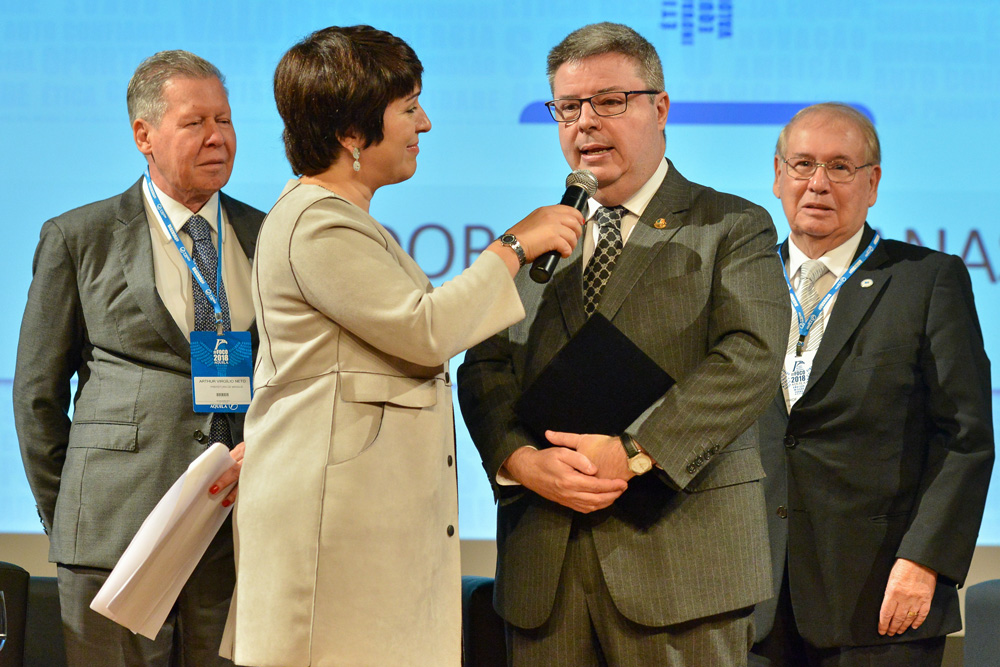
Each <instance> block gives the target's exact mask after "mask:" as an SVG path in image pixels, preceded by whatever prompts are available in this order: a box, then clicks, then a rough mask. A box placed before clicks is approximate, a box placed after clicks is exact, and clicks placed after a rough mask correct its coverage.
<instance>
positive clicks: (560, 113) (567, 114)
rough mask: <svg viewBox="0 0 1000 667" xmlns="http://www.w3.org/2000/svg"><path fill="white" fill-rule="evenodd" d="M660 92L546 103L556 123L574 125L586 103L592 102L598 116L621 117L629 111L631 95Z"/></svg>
mask: <svg viewBox="0 0 1000 667" xmlns="http://www.w3.org/2000/svg"><path fill="white" fill-rule="evenodd" d="M659 92H660V91H659V90H616V91H612V92H609V93H598V94H597V95H591V96H590V97H561V98H559V99H558V100H552V101H550V102H546V103H545V107H546V108H547V109H548V110H549V114H550V115H551V116H552V120H554V121H555V122H557V123H572V122H573V121H575V120H578V119H579V118H580V113H581V112H582V111H583V103H584V102H590V108H591V109H593V110H594V113H596V114H597V115H598V116H605V117H607V116H620V115H622V114H623V113H625V111H627V110H628V96H629V95H656V94H657V93H659Z"/></svg>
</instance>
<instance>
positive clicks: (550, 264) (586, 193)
mask: <svg viewBox="0 0 1000 667" xmlns="http://www.w3.org/2000/svg"><path fill="white" fill-rule="evenodd" d="M595 192H597V177H595V176H594V174H593V172H591V171H590V170H589V169H577V170H576V171H574V172H573V173H571V174H570V175H569V176H567V177H566V193H565V194H564V195H563V198H562V201H560V202H559V203H560V204H563V205H565V206H572V207H573V208H575V209H576V210H578V211H579V212H580V213H583V212H584V211H586V209H587V200H588V199H590V198H591V197H593V196H594V193H595ZM559 257H560V255H559V253H558V252H556V251H555V250H551V251H549V252H547V253H545V254H544V255H539V256H538V257H536V258H535V261H534V262H532V263H531V270H530V271H529V272H528V275H530V276H531V279H532V280H534V281H535V282H536V283H547V282H549V280H550V279H551V278H552V274H553V273H555V270H556V264H558V263H559Z"/></svg>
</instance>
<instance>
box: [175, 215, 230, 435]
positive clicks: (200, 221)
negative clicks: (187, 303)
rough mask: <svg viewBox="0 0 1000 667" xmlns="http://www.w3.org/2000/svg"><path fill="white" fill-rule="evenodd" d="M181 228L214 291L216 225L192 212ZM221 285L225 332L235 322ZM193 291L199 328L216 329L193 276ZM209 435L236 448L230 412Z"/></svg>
mask: <svg viewBox="0 0 1000 667" xmlns="http://www.w3.org/2000/svg"><path fill="white" fill-rule="evenodd" d="M181 231H182V232H185V233H186V234H187V235H188V236H190V237H191V240H192V241H194V250H193V252H192V253H191V258H192V259H194V263H195V265H196V266H197V267H198V270H199V271H201V275H202V277H203V278H205V282H207V283H208V285H209V287H211V288H212V291H213V292H214V291H215V282H216V273H217V270H218V254H217V253H216V250H215V245H213V244H212V228H211V226H210V225H209V224H208V220H206V219H205V218H203V217H201V216H200V215H192V216H191V217H190V218H188V221H187V222H186V223H184V226H183V227H181ZM219 288H220V289H219V293H218V294H216V295H215V298H217V299H218V300H219V305H220V306H222V329H223V331H230V330H231V329H232V325H231V323H230V319H229V299H228V298H226V286H225V285H224V284H222V282H221V281H220V282H219ZM191 294H192V297H193V298H194V328H195V331H215V309H214V308H212V304H211V303H209V302H208V297H207V296H205V292H204V291H202V289H201V285H199V284H198V281H197V280H195V279H194V277H192V279H191ZM208 436H209V438H210V440H211V442H221V443H222V444H224V445H226V446H227V447H229V448H232V446H233V436H232V434H231V433H230V432H229V420H228V419H227V418H226V415H224V414H222V413H219V412H217V413H215V414H213V415H212V428H211V430H210V431H209V434H208Z"/></svg>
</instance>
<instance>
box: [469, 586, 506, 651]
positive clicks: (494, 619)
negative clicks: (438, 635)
mask: <svg viewBox="0 0 1000 667" xmlns="http://www.w3.org/2000/svg"><path fill="white" fill-rule="evenodd" d="M462 647H463V653H464V657H465V663H464V664H465V665H466V667H507V647H506V645H505V643H504V629H503V619H501V618H500V615H499V614H497V612H496V610H494V609H493V579H491V578H489V577H469V576H465V577H462Z"/></svg>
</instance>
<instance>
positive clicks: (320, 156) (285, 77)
mask: <svg viewBox="0 0 1000 667" xmlns="http://www.w3.org/2000/svg"><path fill="white" fill-rule="evenodd" d="M423 71H424V68H423V65H421V64H420V59H419V58H417V54H416V53H414V51H413V49H411V48H410V45H409V44H407V43H406V42H404V41H403V40H401V39H399V38H398V37H395V36H394V35H391V34H389V33H387V32H385V31H384V30H376V29H375V28H372V27H371V26H367V25H357V26H351V27H346V28H342V27H338V26H331V27H329V28H324V29H323V30H317V31H316V32H314V33H313V34H311V35H309V36H308V37H306V38H305V39H303V40H302V41H301V42H299V43H298V44H296V45H295V46H293V47H292V48H291V49H289V50H288V53H286V54H285V55H284V56H283V57H282V58H281V62H279V63H278V68H277V69H276V70H275V71H274V100H275V102H277V104H278V113H279V114H281V119H282V120H283V121H284V122H285V130H284V132H283V133H282V138H283V140H284V142H285V155H287V156H288V161H289V162H290V163H291V165H292V171H293V172H295V174H296V175H306V176H315V175H316V174H319V173H322V172H323V171H326V169H327V168H329V167H330V165H331V164H333V163H334V162H336V161H337V158H338V156H339V155H340V152H341V150H342V148H343V147H342V146H341V145H340V142H339V139H340V138H341V137H343V136H344V135H345V134H348V133H351V132H354V133H357V134H359V135H360V136H361V138H362V140H363V141H364V146H363V147H367V146H370V145H372V144H377V143H379V142H380V141H382V139H383V137H384V134H383V130H384V128H383V127H382V122H383V117H384V115H385V109H386V107H388V106H389V104H390V103H391V102H393V101H395V100H398V99H399V98H401V97H406V96H407V95H409V94H410V93H412V92H413V91H414V90H415V89H416V88H417V87H419V86H420V77H421V75H422V74H423Z"/></svg>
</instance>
